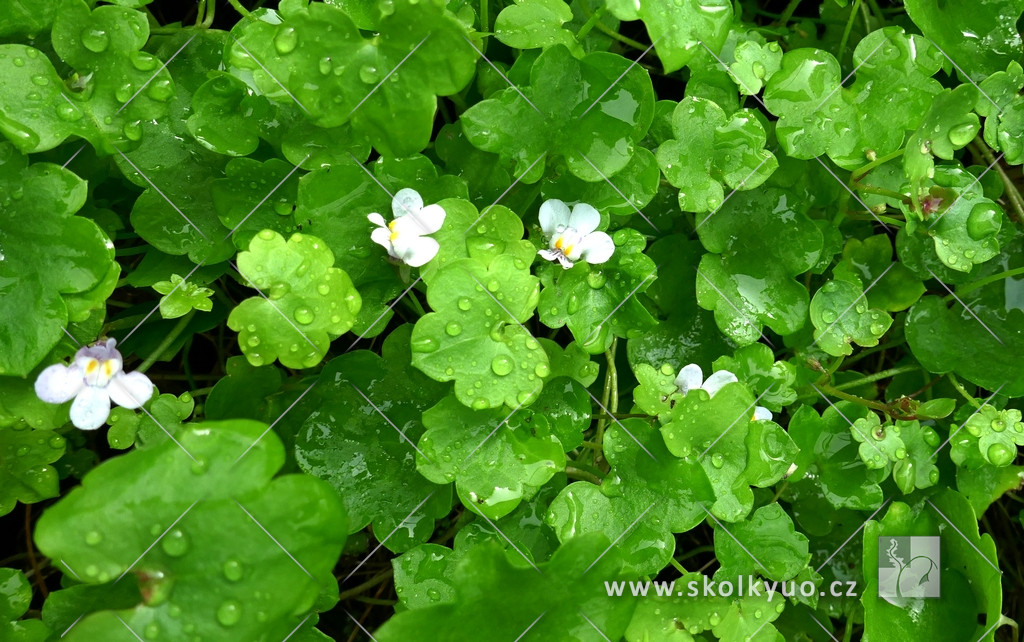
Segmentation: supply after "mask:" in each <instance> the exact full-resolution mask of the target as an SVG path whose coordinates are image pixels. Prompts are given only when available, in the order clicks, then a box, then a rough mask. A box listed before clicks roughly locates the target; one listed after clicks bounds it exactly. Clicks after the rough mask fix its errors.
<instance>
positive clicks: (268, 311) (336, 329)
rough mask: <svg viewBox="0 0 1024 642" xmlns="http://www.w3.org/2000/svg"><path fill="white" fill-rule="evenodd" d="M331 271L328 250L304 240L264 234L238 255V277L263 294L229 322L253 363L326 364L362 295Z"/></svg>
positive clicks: (239, 308) (316, 241) (250, 300)
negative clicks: (323, 362)
mask: <svg viewBox="0 0 1024 642" xmlns="http://www.w3.org/2000/svg"><path fill="white" fill-rule="evenodd" d="M333 266H334V254H333V253H332V252H331V250H330V249H329V248H328V247H327V246H326V244H325V243H324V242H323V241H321V240H320V239H318V238H316V237H314V236H306V235H302V234H293V235H292V237H291V238H290V239H288V241H287V242H286V241H285V240H284V237H282V236H281V235H280V234H278V233H276V232H274V231H273V230H263V231H262V232H260V233H259V234H257V235H256V236H254V237H253V239H252V242H251V243H250V244H249V250H248V251H246V252H241V253H239V255H238V270H239V272H240V273H241V275H242V276H243V278H244V279H245V280H246V282H247V283H248V284H249V285H251V286H252V287H255V288H257V289H259V290H260V293H261V296H254V297H249V298H248V299H246V300H245V301H242V302H241V303H240V304H239V305H238V306H237V307H236V308H235V309H234V310H232V311H231V314H230V316H228V327H229V328H231V329H232V330H234V331H235V332H238V333H239V334H238V345H239V346H240V347H241V348H242V352H243V353H244V354H245V356H246V358H247V359H248V360H249V363H251V364H252V365H254V366H261V365H263V364H264V363H269V362H272V361H273V360H275V359H277V360H279V361H280V362H281V365H283V366H285V367H288V368H311V367H313V366H315V365H316V364H318V363H320V361H322V360H323V358H324V355H325V354H326V353H327V347H328V344H329V343H330V341H331V340H332V339H334V338H337V337H339V336H341V335H342V334H344V333H345V332H347V331H348V329H349V328H351V327H352V322H353V319H354V318H355V315H356V313H358V312H359V307H360V305H361V300H360V298H359V293H358V292H356V290H355V288H354V287H353V285H352V280H351V279H349V277H348V274H346V273H345V272H344V271H343V270H341V269H339V268H336V267H333ZM264 293H265V294H264Z"/></svg>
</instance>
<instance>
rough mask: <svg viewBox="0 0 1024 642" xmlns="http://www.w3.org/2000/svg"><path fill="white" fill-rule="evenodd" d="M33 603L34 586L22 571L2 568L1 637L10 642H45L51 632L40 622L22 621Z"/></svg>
mask: <svg viewBox="0 0 1024 642" xmlns="http://www.w3.org/2000/svg"><path fill="white" fill-rule="evenodd" d="M31 603H32V586H31V585H30V584H29V583H28V578H26V577H25V576H24V575H22V573H21V571H19V570H16V569H13V568H0V635H2V636H3V639H4V640H9V641H10V642H43V640H46V639H47V638H49V637H50V631H49V630H48V629H47V627H46V625H44V624H43V623H42V622H40V621H39V620H35V619H28V618H26V619H21V618H22V616H23V615H25V612H26V611H27V610H28V608H29V606H30V605H31Z"/></svg>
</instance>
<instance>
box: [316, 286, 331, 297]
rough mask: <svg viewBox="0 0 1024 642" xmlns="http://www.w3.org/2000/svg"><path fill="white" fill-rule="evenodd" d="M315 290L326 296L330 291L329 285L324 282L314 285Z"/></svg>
mask: <svg viewBox="0 0 1024 642" xmlns="http://www.w3.org/2000/svg"><path fill="white" fill-rule="evenodd" d="M316 291H317V292H319V293H320V295H321V296H327V295H328V294H330V293H331V286H329V285H327V284H326V283H321V284H320V285H318V286H316Z"/></svg>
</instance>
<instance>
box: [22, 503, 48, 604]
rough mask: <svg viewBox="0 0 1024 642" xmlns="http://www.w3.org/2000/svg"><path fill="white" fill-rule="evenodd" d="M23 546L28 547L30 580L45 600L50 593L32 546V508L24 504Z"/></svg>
mask: <svg viewBox="0 0 1024 642" xmlns="http://www.w3.org/2000/svg"><path fill="white" fill-rule="evenodd" d="M25 544H26V545H27V546H28V561H29V564H31V565H32V578H33V580H34V581H35V583H36V587H37V588H38V589H39V592H40V593H42V595H43V599H44V600H45V599H46V598H47V597H49V595H50V591H49V590H48V589H47V588H46V583H45V582H43V575H42V573H40V572H39V561H38V560H37V559H36V549H35V546H34V545H33V544H32V506H31V505H30V504H25Z"/></svg>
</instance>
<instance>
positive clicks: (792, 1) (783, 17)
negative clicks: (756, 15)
mask: <svg viewBox="0 0 1024 642" xmlns="http://www.w3.org/2000/svg"><path fill="white" fill-rule="evenodd" d="M799 5H800V0H789V4H787V5H786V8H785V9H783V10H782V13H781V14H780V15H779V19H778V20H776V21H775V22H776V23H777V24H780V25H784V24H786V23H787V22H789V19H790V18H792V17H793V12H795V11H796V8H797V7H798V6H799Z"/></svg>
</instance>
